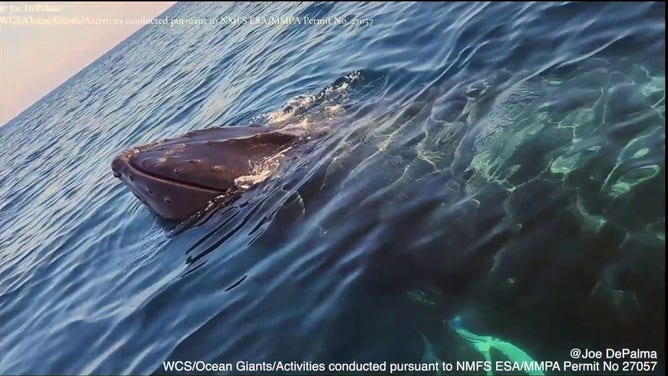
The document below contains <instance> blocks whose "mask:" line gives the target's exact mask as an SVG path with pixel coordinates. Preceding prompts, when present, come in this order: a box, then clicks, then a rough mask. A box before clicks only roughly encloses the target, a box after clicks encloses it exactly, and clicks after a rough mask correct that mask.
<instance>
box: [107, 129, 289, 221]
mask: <svg viewBox="0 0 668 376" xmlns="http://www.w3.org/2000/svg"><path fill="white" fill-rule="evenodd" d="M297 133H298V132H297ZM300 139H302V137H301V135H300V134H296V133H293V132H282V131H281V130H276V129H271V128H266V127H261V126H247V127H220V128H208V129H203V130H197V131H191V132H188V133H186V134H184V135H182V136H179V137H176V138H172V139H166V140H161V141H156V142H152V143H149V144H146V145H143V146H139V147H134V148H130V149H127V150H125V151H123V152H121V153H120V154H119V155H118V156H117V157H116V158H114V160H113V161H112V163H111V168H112V171H113V174H114V176H115V177H117V178H119V179H120V180H121V181H122V182H123V183H125V185H127V186H128V188H130V190H131V191H132V192H133V194H134V195H135V196H136V197H137V198H138V199H139V200H140V201H142V202H143V203H144V204H146V205H147V206H148V207H149V208H151V209H152V211H153V212H154V213H155V214H157V215H158V216H160V217H163V218H165V219H170V220H183V219H186V218H188V217H190V216H191V215H193V214H194V213H196V212H198V211H200V210H202V209H204V208H206V207H207V205H208V204H209V202H210V201H211V200H213V199H214V198H216V197H218V196H221V195H230V194H233V193H234V192H237V191H239V190H240V189H247V188H248V186H241V185H240V184H238V182H239V181H244V182H247V181H249V179H248V177H249V176H253V175H255V174H257V171H254V166H255V165H257V164H261V162H262V161H263V160H265V159H268V158H271V157H274V156H276V155H279V154H280V153H281V152H282V151H283V150H285V149H286V148H288V147H290V145H292V144H294V143H295V142H298V141H299V140H300ZM240 178H241V179H240ZM265 178H266V177H265ZM261 180H263V179H261ZM261 180H255V181H261ZM250 181H253V180H252V179H251V180H250Z"/></svg>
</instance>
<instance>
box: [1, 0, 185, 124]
mask: <svg viewBox="0 0 668 376" xmlns="http://www.w3.org/2000/svg"><path fill="white" fill-rule="evenodd" d="M174 4H175V2H158V1H152V2H97V3H95V2H88V3H82V2H48V3H47V2H41V3H40V2H0V126H2V125H4V124H6V123H7V122H8V121H10V120H11V119H13V118H14V117H16V115H18V114H20V113H21V112H22V111H23V110H25V109H26V108H28V107H30V106H31V105H32V104H33V103H35V102H37V101H39V100H40V99H41V98H42V97H44V96H45V95H47V94H48V93H50V92H51V91H52V90H53V89H55V88H56V87H58V86H59V85H60V84H62V83H63V82H65V81H67V80H68V79H69V78H70V77H72V76H74V75H75V74H77V73H78V72H79V71H81V70H82V69H83V68H85V67H87V66H88V65H89V64H91V63H92V62H94V61H95V60H96V59H97V58H99V57H100V56H102V55H104V54H105V53H106V52H107V51H109V50H111V49H112V48H114V47H115V46H116V45H117V44H119V43H120V42H122V41H123V40H124V39H126V38H127V37H129V36H130V35H132V34H133V33H134V32H136V31H137V30H139V29H141V28H142V27H143V26H144V24H145V22H144V21H141V22H135V21H136V20H150V19H151V18H155V17H157V16H159V15H160V14H161V13H162V12H164V11H165V10H167V9H168V8H169V7H171V6H172V5H174ZM142 22H144V23H142ZM75 23H77V24H75Z"/></svg>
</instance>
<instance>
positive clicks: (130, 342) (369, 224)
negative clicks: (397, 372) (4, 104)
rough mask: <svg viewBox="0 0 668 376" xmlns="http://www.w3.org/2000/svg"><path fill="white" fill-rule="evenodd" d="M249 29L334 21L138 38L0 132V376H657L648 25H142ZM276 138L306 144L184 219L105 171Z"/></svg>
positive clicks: (661, 258)
mask: <svg viewBox="0 0 668 376" xmlns="http://www.w3.org/2000/svg"><path fill="white" fill-rule="evenodd" d="M262 16H264V17H272V16H273V17H290V16H292V17H298V18H299V19H302V20H303V19H304V17H310V18H313V19H317V18H320V19H324V18H327V17H332V18H333V17H341V18H345V20H346V21H347V22H346V23H345V24H336V23H331V24H317V25H309V24H305V23H302V24H297V23H292V24H290V23H286V24H282V25H276V24H252V23H251V22H250V21H248V22H245V23H243V22H237V23H233V24H229V25H224V24H222V23H221V22H214V23H210V24H209V23H207V24H203V25H192V24H190V25H187V24H185V25H173V26H171V27H170V26H165V25H149V26H147V27H145V28H143V29H142V30H140V31H139V32H137V33H136V34H135V35H133V36H132V37H130V38H129V39H127V40H126V41H124V42H123V43H121V44H120V45H119V46H117V47H116V48H114V49H113V50H111V51H110V52H109V53H107V54H106V55H104V56H103V57H102V58H100V59H99V60H97V61H96V62H94V63H93V64H91V65H90V66H88V67H87V68H86V69H84V70H83V71H81V72H80V73H79V74H77V75H76V76H75V77H73V78H72V79H70V80H69V81H67V82H66V83H65V84H63V85H62V86H60V87H59V88H58V89H56V90H55V91H53V92H52V93H51V94H49V95H48V96H46V97H45V98H43V99H42V100H40V101H39V102H37V103H36V104H35V105H33V106H32V107H30V108H29V109H28V110H26V111H25V112H24V113H22V114H21V115H19V116H18V117H17V118H16V119H14V120H12V121H11V122H10V123H8V124H7V125H5V126H4V127H2V128H0V146H1V147H0V354H1V355H0V373H1V374H4V375H7V374H46V373H58V374H84V373H85V374H88V373H93V374H149V373H153V372H158V373H163V372H164V370H163V368H162V362H163V361H165V360H203V361H208V362H216V363H219V362H232V363H234V362H237V361H249V362H263V361H274V360H283V361H297V362H301V361H314V362H315V361H318V362H344V361H345V362H352V361H357V362H363V361H375V362H379V361H384V360H386V361H402V362H420V361H423V360H425V359H427V360H429V359H439V360H444V361H453V360H466V359H469V360H482V359H484V356H485V354H484V351H482V350H481V349H480V347H475V346H474V342H475V340H473V339H472V338H478V339H477V340H481V339H480V338H488V339H490V341H491V339H494V340H495V341H497V342H496V343H500V342H499V341H501V342H503V343H507V344H512V346H514V348H517V349H521V350H522V351H524V352H525V353H526V354H528V356H530V357H531V358H533V359H535V360H563V359H569V350H570V349H571V348H573V347H578V348H583V349H584V348H590V349H601V350H603V349H606V348H614V349H621V348H632V349H641V350H648V351H656V352H657V354H658V358H659V363H660V364H659V366H658V367H657V368H656V369H655V371H654V372H650V373H652V374H663V366H662V363H663V360H664V357H665V345H664V339H665V319H664V313H665V312H664V311H665V309H664V306H665V266H664V265H665V209H664V204H665V183H664V180H665V157H664V156H665V129H664V125H665V68H664V66H665V58H664V54H665V39H664V33H665V6H664V5H663V4H655V3H608V4H598V3H594V4H585V3H546V4H543V3H539V4H529V3H523V4H509V3H500V4H497V3H493V4H478V3H470V4H462V3H456V4H435V3H425V4H405V3H404V4H390V5H384V4H377V3H373V4H311V5H309V4H286V3H274V4H264V5H256V4H208V3H207V4H204V3H203V4H177V5H175V6H174V7H172V8H171V9H169V10H168V11H167V12H166V13H165V14H163V17H169V18H172V19H180V20H191V21H190V22H193V20H195V19H216V18H218V17H231V18H234V17H262ZM355 20H367V21H368V20H371V21H368V22H365V23H364V24H360V23H357V22H356V21H355ZM369 22H371V23H370V24H369ZM44 63H45V64H48V62H44ZM277 119H279V120H282V121H284V122H286V123H291V122H292V123H299V122H301V121H304V120H305V119H310V120H312V121H314V122H315V123H316V124H318V125H322V127H323V128H324V129H326V130H327V131H326V132H325V136H323V137H321V138H318V139H317V140H313V141H312V142H310V143H307V144H306V145H305V146H304V147H303V148H300V150H298V151H297V152H295V153H293V154H292V155H291V156H289V158H288V159H287V160H286V162H285V163H283V164H282V165H281V167H280V170H279V171H278V173H277V174H276V175H275V176H273V177H272V178H270V179H269V180H267V181H265V182H264V183H262V184H260V185H259V186H257V187H255V188H254V189H251V190H250V191H248V192H246V193H245V194H244V195H242V197H241V198H240V199H239V200H238V201H235V202H234V203H232V204H231V205H228V206H224V207H215V206H214V207H213V208H212V209H210V210H209V211H208V212H206V213H203V215H200V216H199V217H197V218H193V219H192V220H190V221H187V222H186V223H182V224H179V225H176V226H174V225H173V224H166V223H164V222H162V221H161V220H159V219H158V218H156V217H155V216H153V215H152V214H151V212H150V211H149V210H148V209H147V208H146V207H145V206H143V205H142V204H141V203H140V202H139V200H137V199H136V198H135V197H134V196H133V195H132V193H131V192H130V191H129V190H128V189H127V188H126V187H124V186H123V185H121V184H120V182H119V181H118V180H117V179H114V177H113V175H112V173H111V169H110V163H111V160H112V158H113V157H114V156H116V155H117V154H118V153H119V152H120V151H122V150H123V149H125V148H128V147H132V146H136V145H140V144H143V143H147V142H150V141H154V140H157V139H160V138H164V137H171V136H177V135H180V134H182V133H184V132H186V131H188V130H193V129H202V128H207V127H211V126H222V125H229V126H236V125H247V124H249V123H251V122H259V123H261V124H269V123H271V122H274V121H277ZM465 333H474V334H475V336H480V337H475V336H474V337H471V335H469V336H467V335H465ZM490 343H491V342H490ZM497 350H498V349H497ZM497 350H495V349H494V346H492V350H491V351H492V352H491V356H492V359H494V360H498V359H500V360H504V359H506V358H508V357H511V356H509V355H508V354H505V357H504V354H503V353H502V351H501V352H499V351H500V350H499V351H497ZM487 355H489V354H487ZM511 358H512V357H511ZM473 373H476V372H473ZM480 373H482V372H477V373H476V374H480Z"/></svg>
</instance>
